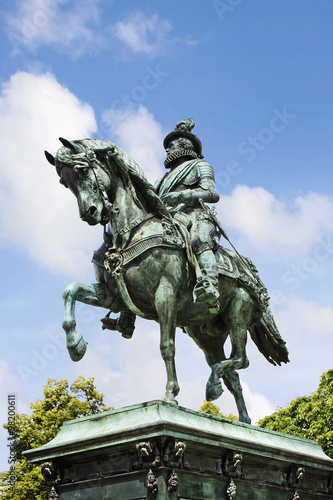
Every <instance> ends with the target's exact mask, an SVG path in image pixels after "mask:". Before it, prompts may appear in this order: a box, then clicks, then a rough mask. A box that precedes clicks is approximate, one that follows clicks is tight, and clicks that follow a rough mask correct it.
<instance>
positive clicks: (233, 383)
mask: <svg viewBox="0 0 333 500" xmlns="http://www.w3.org/2000/svg"><path fill="white" fill-rule="evenodd" d="M222 378H223V381H224V383H225V385H226V387H227V388H228V389H229V391H230V392H231V394H232V395H233V397H234V398H235V402H236V405H237V409H238V419H239V421H240V422H244V423H246V424H250V423H251V419H250V417H249V414H248V412H247V408H246V405H245V401H244V397H243V389H242V386H241V383H240V380H239V375H238V373H237V372H236V371H235V370H230V371H228V372H226V373H225V374H224V375H223V377H222Z"/></svg>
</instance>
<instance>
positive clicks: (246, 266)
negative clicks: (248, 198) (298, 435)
mask: <svg viewBox="0 0 333 500" xmlns="http://www.w3.org/2000/svg"><path fill="white" fill-rule="evenodd" d="M62 142H63V144H64V147H62V148H60V149H59V150H58V152H57V155H56V157H55V158H54V157H53V156H52V155H51V154H50V153H46V156H47V159H48V160H49V161H50V163H52V164H53V165H55V166H56V168H57V172H58V174H59V176H60V182H61V183H62V184H64V185H65V186H66V187H69V188H70V190H71V191H72V192H73V193H74V195H75V196H76V198H77V201H78V206H79V211H80V217H81V219H83V220H84V221H86V222H88V223H89V224H90V225H95V224H98V223H101V224H102V225H106V224H107V223H109V226H108V227H109V229H108V231H107V232H106V233H105V238H104V239H105V242H104V243H103V245H102V246H101V248H100V249H99V251H98V252H96V255H95V258H94V265H95V271H96V280H97V283H95V284H92V285H83V284H81V283H72V284H71V285H69V286H68V287H67V288H66V290H65V292H64V302H65V312H64V321H63V328H64V330H65V332H66V337H67V348H68V350H69V353H70V356H71V358H72V359H73V360H74V361H78V360H79V359H81V358H82V356H83V355H84V353H85V350H86V342H85V341H84V340H83V337H82V336H81V335H79V334H78V333H77V332H76V331H75V326H76V322H75V302H76V301H80V302H84V303H86V304H90V305H94V306H98V307H103V308H106V309H108V310H111V311H112V312H115V313H118V312H119V311H123V310H128V309H129V310H131V311H132V312H133V313H135V314H137V315H139V316H141V317H143V318H146V319H149V320H155V321H157V322H158V323H159V325H160V335H161V341H160V349H161V354H162V357H163V360H164V362H165V366H166V372H167V384H166V393H165V396H164V401H168V402H170V403H176V400H175V398H176V396H177V394H178V392H179V385H178V381H177V375H176V367H175V331H176V327H181V328H183V329H184V330H185V331H186V333H187V334H188V335H189V336H190V337H192V338H193V340H194V341H195V342H196V344H197V345H198V346H199V347H200V348H201V349H202V350H203V352H204V354H205V357H206V360H207V363H208V364H209V366H210V367H211V369H212V372H211V376H210V378H209V380H208V382H207V390H206V391H207V392H206V397H207V399H209V400H213V399H216V398H217V397H219V396H220V395H221V394H222V385H221V382H220V378H222V379H223V380H224V382H225V385H226V386H227V388H228V389H229V390H230V391H231V393H232V394H233V396H234V397H235V401H236V404H237V407H238V411H239V420H240V421H242V422H247V423H249V422H250V418H249V416H248V413H247V410H246V406H245V402H244V399H243V395H242V388H241V385H240V381H239V376H238V374H237V372H236V371H235V370H238V369H241V368H246V367H247V366H248V359H247V356H246V350H245V347H246V341H247V331H249V332H250V334H251V337H252V339H253V340H254V342H255V343H256V345H257V346H258V348H259V350H260V351H261V352H262V353H263V354H264V356H265V357H266V358H267V359H268V361H270V362H271V363H273V364H281V362H288V351H287V349H286V346H285V343H284V341H283V340H282V338H281V337H280V335H279V332H278V330H277V328H276V325H275V323H274V320H273V317H272V315H271V312H270V308H269V305H268V297H267V294H266V290H265V288H264V287H263V285H262V283H261V281H260V279H259V276H258V274H257V272H256V270H255V268H254V266H253V265H252V263H251V262H250V261H248V260H247V259H244V258H241V257H240V256H239V257H238V256H237V255H236V254H234V253H233V252H230V251H229V252H228V251H223V250H222V249H221V250H220V253H219V258H220V271H221V274H220V280H219V289H220V297H221V300H220V302H221V309H220V311H219V313H218V314H215V315H212V314H211V312H210V311H209V310H208V309H207V310H206V309H205V308H204V307H201V306H198V305H197V304H194V303H193V297H192V290H193V286H194V283H195V273H194V269H193V268H192V266H191V263H190V262H189V259H188V254H189V253H190V251H189V250H188V251H187V252H186V248H185V244H184V240H183V238H181V233H180V232H179V231H178V230H177V227H176V226H175V224H174V223H173V221H172V219H171V218H170V215H169V213H168V211H167V210H166V208H165V207H164V205H163V203H162V202H161V201H160V200H159V199H158V198H157V196H156V194H155V193H154V190H153V188H152V186H151V185H150V184H149V183H148V182H147V181H146V179H145V178H144V175H143V173H142V171H141V170H140V168H139V167H138V166H137V164H135V162H134V161H133V160H132V158H131V157H130V156H129V155H127V154H126V153H125V152H124V151H122V150H121V149H120V148H119V147H117V146H116V145H114V144H112V143H110V142H108V141H102V140H92V139H85V140H82V141H71V142H70V141H66V140H64V139H62ZM110 217H111V218H110ZM228 336H229V337H230V340H231V345H232V350H231V355H230V358H226V355H225V353H224V344H225V341H226V339H227V337H228Z"/></svg>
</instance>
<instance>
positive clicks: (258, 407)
mask: <svg viewBox="0 0 333 500" xmlns="http://www.w3.org/2000/svg"><path fill="white" fill-rule="evenodd" d="M241 383H242V387H243V393H244V399H245V403H246V406H247V411H248V414H249V415H250V418H251V423H252V425H255V424H256V423H257V422H258V420H260V419H261V418H264V417H266V416H267V415H271V414H272V413H273V412H274V411H275V407H274V406H273V405H272V403H271V402H270V401H269V400H268V398H267V397H266V396H264V395H263V394H260V393H259V392H252V391H251V389H250V388H249V386H248V384H246V383H245V382H244V381H242V382H241Z"/></svg>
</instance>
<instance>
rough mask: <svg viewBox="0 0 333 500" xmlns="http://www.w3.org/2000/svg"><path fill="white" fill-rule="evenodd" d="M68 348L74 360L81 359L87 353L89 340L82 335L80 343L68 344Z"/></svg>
mask: <svg viewBox="0 0 333 500" xmlns="http://www.w3.org/2000/svg"><path fill="white" fill-rule="evenodd" d="M67 349H68V352H69V356H70V358H71V360H72V361H80V359H82V358H83V356H84V355H85V353H86V350H87V342H86V341H85V340H84V338H83V337H82V335H80V338H79V341H78V343H77V344H76V345H75V346H67Z"/></svg>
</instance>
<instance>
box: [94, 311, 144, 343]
mask: <svg viewBox="0 0 333 500" xmlns="http://www.w3.org/2000/svg"><path fill="white" fill-rule="evenodd" d="M110 313H111V311H110V312H109V313H108V314H107V315H106V316H105V318H103V319H101V322H102V323H103V326H102V329H103V330H106V329H107V330H116V331H118V332H120V333H121V335H122V336H123V337H124V338H125V339H131V338H132V336H133V332H134V329H135V326H134V325H135V319H136V315H135V314H134V313H132V311H130V310H129V309H124V310H123V311H121V312H120V315H119V317H118V318H117V319H113V318H110Z"/></svg>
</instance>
